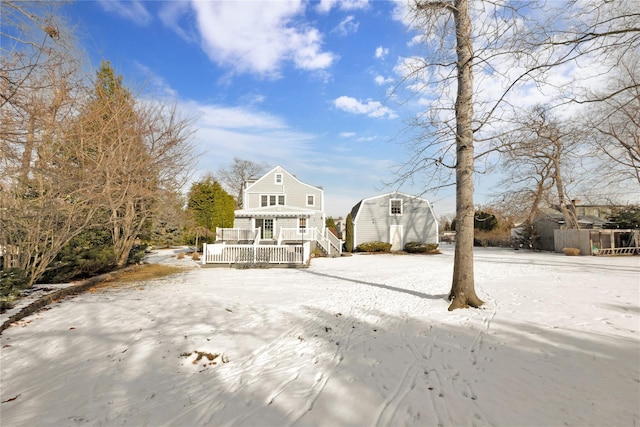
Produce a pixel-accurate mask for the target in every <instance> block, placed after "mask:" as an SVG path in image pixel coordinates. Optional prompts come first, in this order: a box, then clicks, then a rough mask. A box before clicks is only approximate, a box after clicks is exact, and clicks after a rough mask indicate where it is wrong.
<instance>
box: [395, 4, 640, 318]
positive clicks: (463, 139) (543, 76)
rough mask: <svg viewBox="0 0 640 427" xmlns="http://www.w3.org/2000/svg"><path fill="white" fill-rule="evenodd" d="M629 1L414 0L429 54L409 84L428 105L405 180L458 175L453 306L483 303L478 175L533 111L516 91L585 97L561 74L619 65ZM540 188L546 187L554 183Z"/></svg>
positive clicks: (630, 34)
mask: <svg viewBox="0 0 640 427" xmlns="http://www.w3.org/2000/svg"><path fill="white" fill-rule="evenodd" d="M629 3H633V2H604V3H602V2H601V3H592V2H574V1H568V2H566V3H562V4H561V3H545V2H538V1H527V2H506V3H505V2H492V1H475V2H469V1H466V0H442V1H440V0H412V2H411V5H412V8H410V13H411V16H412V17H413V21H412V25H413V27H414V28H416V29H419V30H420V32H421V37H420V38H419V39H420V41H421V42H422V43H423V44H422V46H423V47H424V49H425V54H424V55H423V56H421V57H419V58H417V57H414V58H408V59H407V60H406V61H405V62H404V64H403V66H404V73H403V74H404V76H405V80H404V83H405V84H406V86H407V88H408V89H409V91H410V92H412V93H414V94H416V95H414V96H420V101H421V104H420V105H428V106H429V108H428V109H427V110H426V111H424V112H423V113H421V114H418V115H416V116H415V118H414V120H413V121H412V122H411V123H410V128H411V129H412V130H413V131H414V132H415V134H416V135H415V136H414V137H413V138H412V139H411V141H412V142H411V143H410V145H409V148H410V153H411V157H410V159H409V160H408V161H407V162H406V164H404V165H402V166H401V167H400V168H399V169H398V182H399V183H403V182H405V181H413V180H414V179H416V177H418V176H420V175H422V177H424V178H425V179H426V184H427V185H430V186H433V187H432V188H438V187H440V186H442V185H446V183H447V182H448V180H449V179H450V178H451V174H452V173H455V186H456V216H457V218H456V222H457V223H458V224H459V232H458V233H459V236H458V237H459V240H458V241H457V244H456V253H455V262H454V277H453V283H452V290H451V292H450V297H451V298H452V304H451V305H450V307H449V308H450V309H455V308H458V307H465V306H478V305H480V304H481V303H482V302H481V301H480V300H479V299H478V298H477V296H476V295H475V291H474V290H473V289H474V279H473V188H474V185H473V174H474V173H478V172H479V171H481V169H480V167H481V166H483V165H484V166H485V167H486V168H491V167H492V166H493V165H494V164H495V162H496V159H497V158H498V156H495V155H493V156H492V153H497V150H498V148H499V145H498V143H499V142H500V141H502V140H503V139H502V138H500V136H501V135H503V134H505V133H506V132H508V131H509V128H510V126H508V122H509V121H510V120H511V118H512V117H513V116H514V114H516V113H517V112H519V111H523V109H524V108H526V107H527V105H526V102H523V98H522V97H520V98H518V97H517V95H516V92H517V90H518V89H519V88H522V87H524V86H525V85H528V86H529V90H534V91H535V90H536V86H538V87H543V86H544V87H546V88H547V89H549V90H551V89H553V90H554V91H555V93H554V95H553V96H554V98H555V97H558V98H560V101H558V102H559V103H562V102H565V103H566V102H568V101H569V100H574V101H578V102H582V101H583V100H584V97H583V98H581V96H580V95H581V94H584V93H585V90H584V89H583V88H581V87H580V85H579V84H578V83H581V82H579V81H578V80H579V79H575V81H573V82H570V83H575V84H572V85H570V84H569V83H567V82H565V81H562V82H561V83H560V84H561V85H562V87H554V85H553V84H549V83H550V82H551V81H552V80H557V79H554V77H557V76H554V75H553V74H554V73H555V72H556V70H557V69H559V67H563V66H573V67H581V66H583V67H585V68H588V67H589V66H591V65H592V64H593V63H594V61H598V60H605V64H604V66H603V67H600V68H597V70H596V72H595V73H592V74H593V75H592V77H594V78H601V77H602V76H605V75H607V74H608V73H609V72H610V71H611V70H612V69H615V63H616V59H619V58H620V56H621V55H622V52H624V51H625V50H633V49H635V48H636V47H637V45H638V44H637V43H638V39H639V35H640V32H639V31H640V25H637V23H638V22H639V19H640V13H638V4H637V2H635V3H636V4H635V5H630V4H629ZM415 40H418V37H416V38H415V39H414V41H415ZM587 64H589V65H587ZM607 67H608V68H607ZM478 77H480V78H479V79H478ZM556 86H557V85H556ZM453 88H455V90H456V94H455V96H454V94H453V93H452V92H453ZM560 89H562V90H560ZM551 101H556V99H553V100H552V99H549V102H551ZM478 148H479V149H478ZM474 149H475V151H474ZM478 159H483V161H484V163H480V162H478V161H477V160H478ZM541 172H542V171H541ZM545 182H546V181H545ZM434 184H435V185H434ZM539 184H540V188H539V189H538V190H540V191H542V190H543V189H544V187H545V185H546V184H545V183H544V182H541V183H539ZM555 184H556V185H555V188H556V192H564V190H565V185H563V184H562V183H561V182H559V181H557V180H556V181H555ZM558 197H559V198H561V199H562V200H564V199H565V197H564V194H559V195H558Z"/></svg>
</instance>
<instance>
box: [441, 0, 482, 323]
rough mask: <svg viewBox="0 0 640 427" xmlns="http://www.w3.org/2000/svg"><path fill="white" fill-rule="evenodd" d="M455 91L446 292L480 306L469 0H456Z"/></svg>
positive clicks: (454, 303) (456, 302)
mask: <svg viewBox="0 0 640 427" xmlns="http://www.w3.org/2000/svg"><path fill="white" fill-rule="evenodd" d="M454 9H455V10H454V11H453V16H454V20H455V24H456V53H457V56H458V60H457V72H458V74H457V80H458V93H457V98H456V156H457V164H456V224H457V225H456V248H455V257H454V264H453V283H452V285H451V291H450V292H449V300H450V301H451V305H450V306H449V311H451V310H455V309H456V308H466V307H469V306H471V307H479V306H481V305H482V304H483V302H482V301H481V300H480V298H478V296H477V295H476V292H475V284H474V274H473V236H474V230H473V216H474V206H473V189H474V188H473V170H474V169H473V161H474V154H473V127H472V125H473V72H472V69H471V66H472V63H473V43H472V38H471V19H470V17H469V4H468V0H456V1H455V7H454Z"/></svg>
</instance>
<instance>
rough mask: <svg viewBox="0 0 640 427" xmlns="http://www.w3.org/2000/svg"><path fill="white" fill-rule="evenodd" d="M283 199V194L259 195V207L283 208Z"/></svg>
mask: <svg viewBox="0 0 640 427" xmlns="http://www.w3.org/2000/svg"><path fill="white" fill-rule="evenodd" d="M284 202H285V198H284V194H261V195H260V206H262V207H265V206H276V205H280V206H284Z"/></svg>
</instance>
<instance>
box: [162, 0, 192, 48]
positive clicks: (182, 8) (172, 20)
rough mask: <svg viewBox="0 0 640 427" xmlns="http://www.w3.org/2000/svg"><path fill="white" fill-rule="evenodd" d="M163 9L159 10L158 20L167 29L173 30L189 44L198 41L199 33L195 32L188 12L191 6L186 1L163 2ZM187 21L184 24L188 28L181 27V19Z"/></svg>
mask: <svg viewBox="0 0 640 427" xmlns="http://www.w3.org/2000/svg"><path fill="white" fill-rule="evenodd" d="M160 5H161V7H160V9H159V10H158V18H159V19H160V21H161V22H162V24H163V25H164V26H165V27H168V28H170V29H171V30H173V31H174V32H175V33H176V34H178V36H180V37H181V38H183V39H184V40H187V41H189V42H194V41H197V40H198V36H197V31H194V29H193V28H191V27H192V26H193V23H192V22H191V20H190V16H189V14H188V12H189V11H190V5H189V3H188V2H185V1H167V2H161V3H160ZM185 17H186V20H185V21H184V22H183V24H184V25H185V26H186V27H187V28H184V27H183V25H181V22H180V21H181V19H182V18H185Z"/></svg>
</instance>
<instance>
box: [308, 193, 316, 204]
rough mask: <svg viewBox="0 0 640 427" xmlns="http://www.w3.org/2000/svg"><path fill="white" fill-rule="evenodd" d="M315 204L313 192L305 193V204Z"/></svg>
mask: <svg viewBox="0 0 640 427" xmlns="http://www.w3.org/2000/svg"><path fill="white" fill-rule="evenodd" d="M315 204H316V196H314V195H313V194H307V206H313V205H315Z"/></svg>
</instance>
